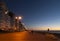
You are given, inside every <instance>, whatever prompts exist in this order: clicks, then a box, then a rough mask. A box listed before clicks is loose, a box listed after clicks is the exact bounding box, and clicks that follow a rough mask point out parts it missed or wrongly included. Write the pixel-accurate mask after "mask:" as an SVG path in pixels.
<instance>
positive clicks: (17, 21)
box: [15, 16, 22, 31]
mask: <svg viewBox="0 0 60 41" xmlns="http://www.w3.org/2000/svg"><path fill="white" fill-rule="evenodd" d="M15 19H16V30H17V31H19V21H20V20H21V19H22V17H21V16H18V17H15Z"/></svg>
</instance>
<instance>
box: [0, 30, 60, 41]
mask: <svg viewBox="0 0 60 41" xmlns="http://www.w3.org/2000/svg"><path fill="white" fill-rule="evenodd" d="M0 41H60V40H59V38H57V37H56V36H54V35H53V34H42V33H35V32H33V33H32V32H26V31H24V32H14V33H5V34H0Z"/></svg>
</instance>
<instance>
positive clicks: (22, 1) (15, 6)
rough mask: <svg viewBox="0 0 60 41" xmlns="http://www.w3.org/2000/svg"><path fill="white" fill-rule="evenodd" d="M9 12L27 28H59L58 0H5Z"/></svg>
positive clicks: (59, 0) (59, 1)
mask: <svg viewBox="0 0 60 41" xmlns="http://www.w3.org/2000/svg"><path fill="white" fill-rule="evenodd" d="M5 2H6V5H7V7H8V8H9V10H10V11H12V12H13V13H15V14H16V15H17V16H23V19H22V20H21V21H22V22H23V23H24V24H25V25H26V27H27V28H30V29H37V30H39V29H40V28H44V29H45V28H57V27H58V28H59V27H60V0H5Z"/></svg>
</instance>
